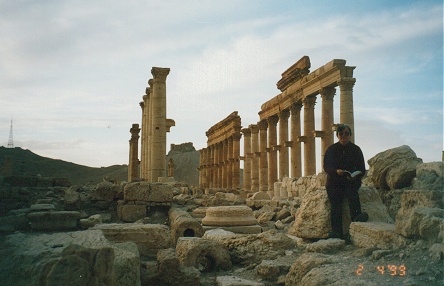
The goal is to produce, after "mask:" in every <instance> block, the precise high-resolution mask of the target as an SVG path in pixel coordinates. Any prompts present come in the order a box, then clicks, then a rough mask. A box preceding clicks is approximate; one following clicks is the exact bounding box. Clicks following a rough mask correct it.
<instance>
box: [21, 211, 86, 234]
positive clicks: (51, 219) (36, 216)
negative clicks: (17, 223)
mask: <svg viewBox="0 0 444 286" xmlns="http://www.w3.org/2000/svg"><path fill="white" fill-rule="evenodd" d="M27 218H28V220H29V222H30V223H31V228H32V229H33V230H36V231H58V230H72V229H75V228H77V225H78V223H79V220H80V213H79V212H75V211H47V212H31V213H29V214H28V215H27Z"/></svg>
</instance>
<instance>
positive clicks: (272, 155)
mask: <svg viewBox="0 0 444 286" xmlns="http://www.w3.org/2000/svg"><path fill="white" fill-rule="evenodd" d="M278 121H279V117H277V116H271V117H269V118H268V119H267V122H268V149H269V151H268V191H269V192H273V191H274V183H275V182H276V181H277V156H276V155H277V154H276V150H275V146H276V145H277V132H276V126H277V123H278Z"/></svg>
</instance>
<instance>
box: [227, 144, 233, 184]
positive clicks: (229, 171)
mask: <svg viewBox="0 0 444 286" xmlns="http://www.w3.org/2000/svg"><path fill="white" fill-rule="evenodd" d="M227 141H228V153H227V188H229V189H232V188H233V164H234V158H233V137H232V136H230V137H229V138H228V140H227Z"/></svg>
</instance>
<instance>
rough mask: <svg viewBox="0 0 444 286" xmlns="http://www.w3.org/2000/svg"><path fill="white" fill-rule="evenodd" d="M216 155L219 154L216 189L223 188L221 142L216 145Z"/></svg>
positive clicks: (222, 150) (222, 151) (222, 146)
mask: <svg viewBox="0 0 444 286" xmlns="http://www.w3.org/2000/svg"><path fill="white" fill-rule="evenodd" d="M217 145H218V153H219V160H218V174H217V187H218V188H222V186H223V183H222V182H223V179H224V172H223V167H224V145H223V143H222V142H219V143H218V144H217Z"/></svg>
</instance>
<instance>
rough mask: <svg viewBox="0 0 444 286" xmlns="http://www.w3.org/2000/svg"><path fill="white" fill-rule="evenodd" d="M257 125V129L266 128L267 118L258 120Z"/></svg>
mask: <svg viewBox="0 0 444 286" xmlns="http://www.w3.org/2000/svg"><path fill="white" fill-rule="evenodd" d="M257 126H258V127H259V130H267V128H268V122H267V120H261V121H258V123H257Z"/></svg>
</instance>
